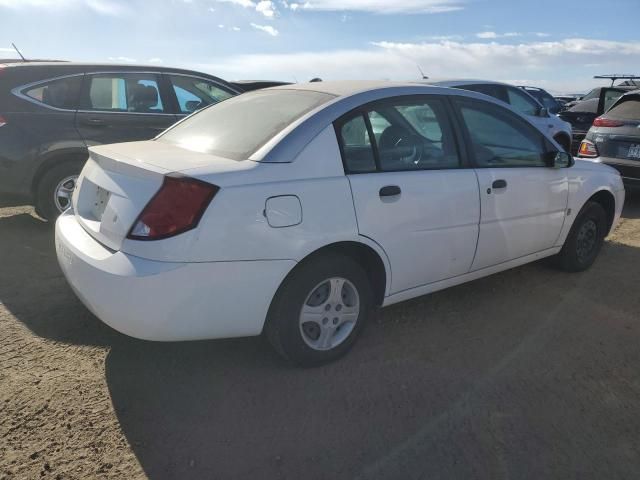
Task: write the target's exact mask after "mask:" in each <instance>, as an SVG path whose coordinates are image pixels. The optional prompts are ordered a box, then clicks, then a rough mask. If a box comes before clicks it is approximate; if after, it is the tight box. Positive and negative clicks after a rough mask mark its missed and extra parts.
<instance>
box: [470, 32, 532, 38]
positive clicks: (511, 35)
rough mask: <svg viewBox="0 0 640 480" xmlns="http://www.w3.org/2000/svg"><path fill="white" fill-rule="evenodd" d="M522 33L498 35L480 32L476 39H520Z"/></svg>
mask: <svg viewBox="0 0 640 480" xmlns="http://www.w3.org/2000/svg"><path fill="white" fill-rule="evenodd" d="M520 36H522V34H521V33H518V32H507V33H496V32H479V33H476V37H478V38H482V39H494V38H509V37H520Z"/></svg>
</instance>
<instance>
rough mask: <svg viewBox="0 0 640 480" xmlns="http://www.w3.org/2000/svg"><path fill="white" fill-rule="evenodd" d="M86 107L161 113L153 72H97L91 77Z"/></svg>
mask: <svg viewBox="0 0 640 480" xmlns="http://www.w3.org/2000/svg"><path fill="white" fill-rule="evenodd" d="M87 83H88V88H87V89H86V92H85V98H84V102H83V108H84V109H86V110H105V111H115V112H131V113H162V112H164V106H163V105H162V99H161V98H160V88H159V86H158V77H157V76H156V75H154V74H137V73H125V74H96V75H91V76H90V77H89V81H88V82H87Z"/></svg>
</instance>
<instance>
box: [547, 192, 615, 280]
mask: <svg viewBox="0 0 640 480" xmlns="http://www.w3.org/2000/svg"><path fill="white" fill-rule="evenodd" d="M606 235H607V214H606V212H605V211H604V208H602V205H600V204H599V203H596V202H587V203H586V205H585V206H584V207H582V210H580V213H579V214H578V216H577V217H576V220H575V222H573V226H572V227H571V230H570V231H569V235H568V236H567V239H566V240H565V242H564V245H563V246H562V250H560V253H559V254H558V256H557V264H558V266H559V267H560V268H561V269H562V270H565V271H567V272H582V271H584V270H586V269H588V268H589V267H590V266H591V265H592V264H593V262H594V261H595V260H596V258H597V256H598V254H599V253H600V250H601V249H602V244H603V243H604V238H605V237H606Z"/></svg>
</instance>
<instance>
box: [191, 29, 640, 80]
mask: <svg viewBox="0 0 640 480" xmlns="http://www.w3.org/2000/svg"><path fill="white" fill-rule="evenodd" d="M254 27H255V25H254ZM255 28H257V27H255ZM596 63H597V64H600V65H602V66H601V67H599V68H603V69H610V70H612V71H613V70H619V69H624V67H625V66H626V65H633V64H636V65H637V64H640V42H614V41H605V40H588V39H580V38H573V39H565V40H562V41H555V42H541V41H538V42H530V43H520V44H516V45H514V44H503V43H498V42H491V43H479V42H476V43H473V42H471V43H464V42H452V41H443V42H424V43H394V42H376V43H374V44H372V48H369V49H359V50H358V49H355V50H333V51H324V52H300V53H290V54H259V55H240V56H233V57H228V58H227V59H223V60H221V61H220V63H217V64H211V65H198V66H197V67H198V68H202V69H205V70H210V71H212V72H216V74H218V75H221V76H223V77H228V78H248V77H253V76H256V75H259V76H261V77H264V78H267V77H269V78H291V76H292V75H295V76H296V77H297V78H312V77H316V76H319V77H322V78H324V79H327V80H330V79H349V78H351V79H362V78H368V79H394V80H407V79H409V80H411V79H417V78H418V71H417V68H416V65H420V66H421V67H422V69H423V70H424V73H425V74H426V75H428V76H429V77H431V78H443V77H449V78H455V77H458V78H486V79H493V80H501V79H502V80H506V79H510V78H528V79H530V81H528V82H527V83H530V84H534V85H536V84H538V85H541V86H547V87H550V88H553V89H556V90H579V89H583V88H587V87H589V86H591V85H593V83H594V82H593V81H592V80H591V78H590V77H588V76H586V77H585V78H578V79H575V76H573V78H572V80H571V82H570V83H569V80H562V79H563V78H565V79H566V78H568V77H569V76H568V75H564V76H563V74H566V72H570V71H571V68H572V67H574V68H575V69H577V68H582V67H583V66H584V65H585V64H596ZM536 79H537V80H536ZM563 82H565V83H566V85H565V84H563Z"/></svg>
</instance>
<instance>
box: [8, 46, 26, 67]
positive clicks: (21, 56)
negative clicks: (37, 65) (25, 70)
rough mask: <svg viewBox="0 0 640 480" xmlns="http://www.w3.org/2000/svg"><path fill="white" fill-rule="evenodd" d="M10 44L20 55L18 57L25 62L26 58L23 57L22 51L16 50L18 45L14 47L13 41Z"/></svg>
mask: <svg viewBox="0 0 640 480" xmlns="http://www.w3.org/2000/svg"><path fill="white" fill-rule="evenodd" d="M11 46H12V47H13V49H14V50H15V51H16V52H18V55H20V58H21V59H22V61H23V62H26V61H27V59H26V58H24V55H22V53H20V50H18V47H16V44H15V43H12V44H11Z"/></svg>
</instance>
